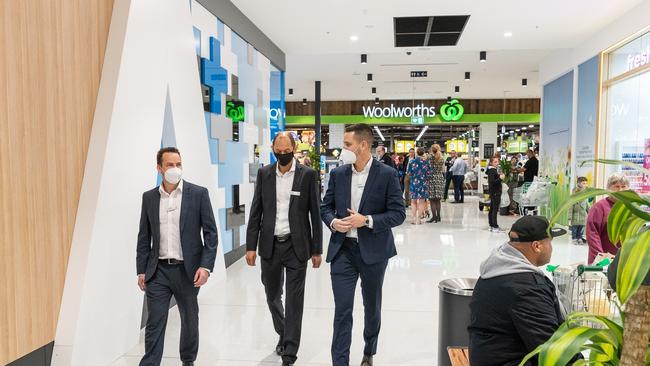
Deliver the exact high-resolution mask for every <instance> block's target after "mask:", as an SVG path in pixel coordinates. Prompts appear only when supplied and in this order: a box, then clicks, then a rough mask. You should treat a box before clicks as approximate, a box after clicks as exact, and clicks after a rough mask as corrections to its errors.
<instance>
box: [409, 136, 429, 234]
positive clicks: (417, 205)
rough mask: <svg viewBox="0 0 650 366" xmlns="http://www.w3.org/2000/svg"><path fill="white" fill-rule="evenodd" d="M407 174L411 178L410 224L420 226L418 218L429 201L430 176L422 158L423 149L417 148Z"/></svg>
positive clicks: (427, 166)
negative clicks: (411, 215)
mask: <svg viewBox="0 0 650 366" xmlns="http://www.w3.org/2000/svg"><path fill="white" fill-rule="evenodd" d="M407 173H408V174H409V176H410V177H411V184H410V186H409V188H410V190H411V202H412V203H413V205H412V206H413V207H412V210H413V212H412V213H413V222H411V223H412V224H415V225H420V224H421V221H420V218H421V217H422V214H423V213H424V210H426V202H427V200H429V185H428V184H427V183H428V181H429V176H430V175H431V165H430V164H429V162H427V161H426V159H425V158H424V149H423V148H418V150H417V154H416V157H415V158H414V159H413V161H412V162H409V166H408V170H407Z"/></svg>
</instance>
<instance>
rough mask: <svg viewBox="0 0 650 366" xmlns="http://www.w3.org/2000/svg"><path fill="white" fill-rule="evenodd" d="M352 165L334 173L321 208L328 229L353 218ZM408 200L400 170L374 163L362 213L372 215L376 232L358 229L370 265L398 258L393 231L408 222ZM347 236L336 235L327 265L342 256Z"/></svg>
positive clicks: (331, 239)
mask: <svg viewBox="0 0 650 366" xmlns="http://www.w3.org/2000/svg"><path fill="white" fill-rule="evenodd" d="M351 185H352V165H351V164H346V165H343V166H340V167H338V168H336V169H334V170H332V171H331V172H330V180H329V186H328V187H327V193H325V198H323V203H322V204H321V209H320V211H321V216H322V218H323V222H324V223H325V225H327V227H331V226H330V225H331V223H332V220H334V219H342V218H344V217H347V216H349V213H348V208H351V207H352V205H351V188H352V187H351ZM404 210H405V209H404V199H403V198H402V190H401V188H400V184H399V176H398V173H397V170H395V169H393V168H391V167H389V166H388V165H386V164H384V163H381V162H379V161H377V160H375V159H373V160H372V165H371V166H370V172H369V173H368V180H367V181H366V186H365V187H364V189H363V195H362V196H361V203H360V204H359V213H360V214H362V215H371V216H372V221H373V228H372V229H370V228H368V227H361V228H359V229H357V234H358V236H359V249H360V251H361V258H362V259H363V262H364V263H366V264H375V263H379V262H381V261H384V260H387V259H388V258H391V257H393V256H395V255H396V254H397V250H396V249H395V239H394V238H393V231H392V230H391V229H392V228H393V227H395V226H399V225H401V224H402V223H403V222H404V219H405V218H406V212H405V211H404ZM345 237H346V234H345V233H340V232H338V231H336V232H333V233H332V236H331V238H330V244H329V249H328V251H327V262H332V260H334V258H335V257H336V255H337V254H338V252H339V250H340V249H341V246H342V245H343V241H344V240H345Z"/></svg>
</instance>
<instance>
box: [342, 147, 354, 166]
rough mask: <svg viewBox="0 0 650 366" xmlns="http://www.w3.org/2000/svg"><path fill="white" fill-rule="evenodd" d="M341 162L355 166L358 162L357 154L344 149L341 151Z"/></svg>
mask: <svg viewBox="0 0 650 366" xmlns="http://www.w3.org/2000/svg"><path fill="white" fill-rule="evenodd" d="M339 160H340V161H341V162H343V164H354V163H355V162H356V161H357V154H355V153H354V152H353V151H350V150H348V149H345V148H344V149H342V150H341V155H340V156H339Z"/></svg>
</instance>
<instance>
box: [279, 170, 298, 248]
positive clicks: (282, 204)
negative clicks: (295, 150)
mask: <svg viewBox="0 0 650 366" xmlns="http://www.w3.org/2000/svg"><path fill="white" fill-rule="evenodd" d="M295 173H296V160H295V159H294V160H293V161H292V162H291V168H290V169H289V171H288V172H286V173H284V174H282V173H281V172H280V164H277V166H276V168H275V231H274V233H273V235H276V236H278V235H286V234H289V233H291V229H290V227H289V202H290V200H291V190H292V189H293V178H294V176H295V175H296V174H295Z"/></svg>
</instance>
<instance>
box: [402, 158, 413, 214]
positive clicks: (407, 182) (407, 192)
mask: <svg viewBox="0 0 650 366" xmlns="http://www.w3.org/2000/svg"><path fill="white" fill-rule="evenodd" d="M413 159H415V149H413V148H411V149H409V154H408V155H407V156H406V159H404V201H405V203H406V207H410V206H411V176H410V175H409V173H408V169H409V163H410V162H411V161H412V160H413Z"/></svg>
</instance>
